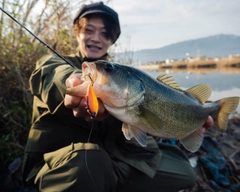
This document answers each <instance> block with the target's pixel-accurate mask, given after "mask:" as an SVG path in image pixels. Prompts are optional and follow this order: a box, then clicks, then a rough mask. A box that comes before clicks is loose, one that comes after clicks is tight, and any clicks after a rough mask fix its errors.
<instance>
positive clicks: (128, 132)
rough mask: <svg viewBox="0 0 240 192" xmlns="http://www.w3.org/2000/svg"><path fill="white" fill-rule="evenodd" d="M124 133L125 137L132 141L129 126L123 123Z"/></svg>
mask: <svg viewBox="0 0 240 192" xmlns="http://www.w3.org/2000/svg"><path fill="white" fill-rule="evenodd" d="M122 132H123V135H124V137H125V138H126V139H127V140H130V139H132V138H133V135H132V132H131V131H130V129H129V125H128V124H126V123H123V125H122Z"/></svg>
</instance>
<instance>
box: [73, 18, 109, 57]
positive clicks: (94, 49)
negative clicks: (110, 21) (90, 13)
mask: <svg viewBox="0 0 240 192" xmlns="http://www.w3.org/2000/svg"><path fill="white" fill-rule="evenodd" d="M77 40H78V43H79V47H80V51H81V53H82V54H83V55H84V56H85V57H87V58H89V59H98V58H100V57H102V56H103V55H105V54H106V53H107V51H108V48H109V47H110V46H111V45H112V41H111V39H110V38H107V37H106V29H105V26H104V23H103V20H102V18H101V17H90V18H89V19H88V20H87V23H86V27H85V29H84V30H81V32H80V33H79V35H78V36H77Z"/></svg>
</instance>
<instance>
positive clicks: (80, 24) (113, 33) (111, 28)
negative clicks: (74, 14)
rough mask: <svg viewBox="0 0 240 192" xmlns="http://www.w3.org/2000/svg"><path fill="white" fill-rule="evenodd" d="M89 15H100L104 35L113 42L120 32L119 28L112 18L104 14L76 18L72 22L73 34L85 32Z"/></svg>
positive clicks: (95, 15)
mask: <svg viewBox="0 0 240 192" xmlns="http://www.w3.org/2000/svg"><path fill="white" fill-rule="evenodd" d="M91 17H101V18H102V20H103V24H104V27H105V29H106V35H107V36H106V37H107V39H111V41H112V42H113V43H114V42H115V41H116V40H117V38H118V34H119V32H120V29H119V27H118V25H117V24H115V22H114V21H113V19H112V18H111V17H109V16H107V15H106V14H99V13H97V14H89V15H86V16H85V17H82V18H80V19H78V20H77V21H76V22H75V24H74V32H75V35H79V33H81V32H83V33H84V32H85V28H86V26H87V22H88V19H89V18H91Z"/></svg>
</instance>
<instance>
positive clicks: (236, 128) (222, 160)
mask: <svg viewBox="0 0 240 192" xmlns="http://www.w3.org/2000/svg"><path fill="white" fill-rule="evenodd" d="M239 146H240V114H235V115H233V116H232V118H231V119H229V122H228V128H227V131H226V132H223V133H221V132H219V131H217V130H215V129H214V128H211V129H209V130H208V131H207V132H206V133H205V139H204V143H203V145H202V146H201V148H200V149H199V150H198V151H197V152H196V153H190V152H188V151H186V150H185V149H184V148H183V147H182V146H181V145H179V147H180V148H181V149H182V150H183V151H184V152H185V154H186V155H187V157H188V158H189V161H190V162H191V164H192V166H193V167H194V171H195V173H196V177H197V181H196V184H195V185H194V187H193V188H190V189H186V190H182V191H181V192H200V191H204V192H205V191H208V192H216V191H222V192H237V191H240V147H239ZM5 168H6V169H4V170H5V171H4V172H1V173H0V176H1V178H0V191H1V192H4V191H6V192H7V191H21V192H36V191H35V190H34V189H32V188H24V187H23V186H22V177H21V157H19V158H17V159H15V160H14V161H13V162H11V163H10V164H9V165H8V166H6V167H5ZM2 171H3V170H2Z"/></svg>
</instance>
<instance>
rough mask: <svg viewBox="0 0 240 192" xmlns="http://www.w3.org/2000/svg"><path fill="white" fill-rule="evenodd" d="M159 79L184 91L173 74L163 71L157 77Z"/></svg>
mask: <svg viewBox="0 0 240 192" xmlns="http://www.w3.org/2000/svg"><path fill="white" fill-rule="evenodd" d="M157 80H158V81H160V82H162V83H164V84H165V85H168V86H170V87H172V88H174V89H177V90H180V91H182V89H181V87H180V86H179V85H178V83H177V82H176V80H175V79H173V77H172V76H169V75H167V74H166V73H163V74H161V75H159V76H158V77H157Z"/></svg>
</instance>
